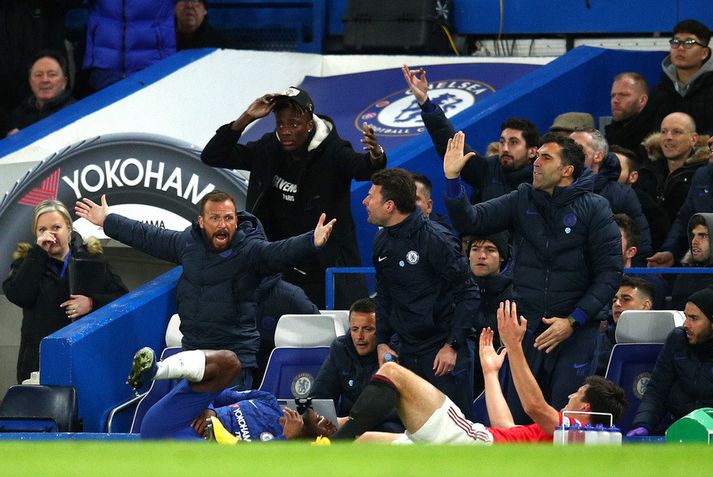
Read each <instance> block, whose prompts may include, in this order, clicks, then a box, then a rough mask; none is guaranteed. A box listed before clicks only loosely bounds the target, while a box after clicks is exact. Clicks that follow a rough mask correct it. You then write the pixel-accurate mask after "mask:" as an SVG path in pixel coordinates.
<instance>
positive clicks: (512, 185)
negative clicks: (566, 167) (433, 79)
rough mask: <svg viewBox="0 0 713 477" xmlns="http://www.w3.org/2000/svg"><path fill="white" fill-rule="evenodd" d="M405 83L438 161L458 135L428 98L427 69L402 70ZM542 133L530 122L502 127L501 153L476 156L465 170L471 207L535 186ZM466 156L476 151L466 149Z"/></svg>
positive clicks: (513, 122) (512, 121)
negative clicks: (535, 163) (521, 187)
mask: <svg viewBox="0 0 713 477" xmlns="http://www.w3.org/2000/svg"><path fill="white" fill-rule="evenodd" d="M402 70H403V74H404V79H405V80H406V84H408V86H409V88H410V89H411V92H412V93H413V95H414V97H415V98H416V101H417V102H418V105H419V106H420V107H421V118H422V119H423V124H424V125H425V126H426V130H427V131H428V134H429V135H430V136H431V140H432V141H433V145H434V146H435V148H436V152H437V153H438V156H439V157H441V158H442V157H443V155H444V154H445V152H446V146H447V145H448V140H449V139H450V138H452V137H453V135H454V134H455V132H456V131H455V129H453V125H452V124H451V122H450V121H449V120H448V118H447V117H446V115H445V114H444V112H443V110H442V109H441V108H440V106H439V105H437V104H433V103H432V102H431V100H430V98H429V97H428V80H427V79H426V71H425V70H424V69H418V70H411V69H409V67H408V65H404V66H403V68H402ZM539 136H540V133H539V132H538V131H537V128H536V127H535V125H534V124H532V123H531V122H530V121H528V120H527V119H521V118H510V119H508V120H507V121H505V122H504V123H502V124H501V125H500V153H499V155H497V156H491V157H483V156H481V155H479V154H477V153H476V154H474V155H473V157H472V158H471V159H470V160H469V161H468V163H467V164H466V165H465V167H464V168H463V172H462V174H461V177H462V178H463V182H465V183H466V184H468V185H470V186H471V187H472V188H473V195H472V196H471V203H473V204H477V203H479V202H485V201H486V200H489V199H492V198H494V197H499V196H501V195H504V194H507V193H508V192H510V191H513V190H515V189H517V186H519V185H520V184H522V183H531V182H532V161H533V160H534V159H535V157H536V155H537V147H538V146H539ZM466 152H473V149H472V148H471V147H470V146H468V145H466Z"/></svg>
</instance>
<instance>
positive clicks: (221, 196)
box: [200, 189, 238, 215]
mask: <svg viewBox="0 0 713 477" xmlns="http://www.w3.org/2000/svg"><path fill="white" fill-rule="evenodd" d="M226 200H229V201H230V202H232V203H233V206H234V207H235V210H236V211H237V209H238V207H237V205H236V204H235V199H234V198H233V196H232V195H230V194H228V193H227V192H223V191H222V190H217V189H214V190H212V191H210V192H208V193H207V194H206V195H204V196H203V197H202V198H201V202H200V215H203V212H204V211H205V205H206V204H207V203H208V202H225V201H226Z"/></svg>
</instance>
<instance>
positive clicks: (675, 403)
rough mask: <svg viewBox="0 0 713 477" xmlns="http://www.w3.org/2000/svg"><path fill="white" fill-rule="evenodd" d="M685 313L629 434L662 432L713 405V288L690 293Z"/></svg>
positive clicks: (660, 358) (661, 356)
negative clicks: (680, 420)
mask: <svg viewBox="0 0 713 477" xmlns="http://www.w3.org/2000/svg"><path fill="white" fill-rule="evenodd" d="M684 313H685V314H686V319H685V321H684V322H683V326H679V327H677V328H674V329H673V331H671V333H669V335H668V338H666V343H665V344H664V346H663V349H662V350H661V352H660V353H659V356H658V358H657V359H656V366H655V367H654V370H653V372H652V373H651V380H650V381H649V383H648V384H647V385H646V391H644V397H643V399H642V401H641V405H639V409H638V411H637V413H636V417H635V418H634V424H633V426H634V429H632V430H631V431H629V433H628V434H627V435H628V436H648V435H649V434H658V433H661V432H662V431H664V430H665V429H666V428H667V427H668V425H669V424H670V423H671V422H672V421H673V420H676V419H679V418H681V417H683V416H685V415H686V414H688V413H689V412H691V411H694V410H696V409H699V408H702V407H711V406H713V323H712V322H711V319H713V289H710V288H705V289H703V290H700V291H697V292H696V293H694V294H692V295H691V296H689V297H688V301H687V303H686V309H685V310H684ZM671 418H673V419H671Z"/></svg>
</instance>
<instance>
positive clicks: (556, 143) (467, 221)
mask: <svg viewBox="0 0 713 477" xmlns="http://www.w3.org/2000/svg"><path fill="white" fill-rule="evenodd" d="M464 143H465V135H464V134H463V133H462V132H458V133H456V135H455V136H454V137H453V138H452V139H451V140H450V141H449V143H448V148H447V150H446V154H445V157H444V162H443V169H444V172H445V175H446V179H447V183H446V206H447V208H448V213H449V215H450V217H451V221H452V222H453V225H454V227H455V228H456V229H457V230H458V231H459V232H461V233H467V234H473V233H479V234H492V233H494V232H497V231H500V230H505V229H508V230H509V231H510V234H511V236H512V247H513V249H512V270H513V295H514V297H515V299H517V300H518V303H519V304H521V311H522V314H523V315H524V316H525V318H527V321H528V327H527V328H528V329H527V333H525V337H524V338H523V349H524V350H525V354H526V357H527V360H528V363H529V365H530V368H531V369H532V372H533V374H534V375H535V377H536V378H537V381H538V382H539V383H540V386H541V387H542V391H543V393H544V395H545V398H546V400H547V402H549V403H550V404H551V405H552V406H554V407H555V408H561V407H563V406H564V405H565V404H566V402H567V396H568V395H569V394H571V393H572V392H575V391H576V390H577V389H578V387H579V386H581V385H582V383H583V382H584V378H585V377H586V376H588V375H590V374H592V373H593V372H594V371H595V369H596V364H597V356H596V354H597V347H598V346H597V345H598V339H599V322H598V321H597V319H596V317H597V314H598V312H599V310H601V309H602V308H603V307H604V306H605V305H607V304H609V303H611V300H612V297H613V296H614V293H615V292H616V290H617V286H618V284H619V282H620V281H621V274H622V257H621V238H620V234H619V230H618V228H617V226H616V224H615V223H614V220H613V217H612V212H611V209H610V207H609V203H608V202H607V200H606V199H604V198H603V197H601V196H599V195H597V194H594V193H593V192H592V186H593V182H594V180H593V174H592V172H591V170H590V169H589V168H585V167H584V153H583V151H582V148H581V146H579V145H578V144H576V143H575V142H574V141H572V140H571V139H569V138H559V137H556V136H554V135H552V134H547V135H545V136H544V137H543V139H542V146H541V147H540V148H539V149H538V157H537V159H536V160H535V162H534V164H533V167H534V170H533V180H532V184H521V185H520V186H519V187H518V188H517V189H516V190H514V191H512V192H510V193H509V194H507V195H504V196H501V197H498V198H495V199H492V200H489V201H487V202H483V203H481V204H477V205H475V206H472V205H470V204H469V203H468V199H467V197H466V196H465V192H464V190H463V187H462V185H461V182H460V178H459V174H460V171H461V169H463V167H464V165H465V164H466V162H467V161H468V159H469V158H470V157H471V156H472V153H471V154H466V155H464V154H463V145H464ZM507 398H508V404H509V405H510V406H511V409H512V410H513V416H514V417H515V420H516V422H525V420H526V419H528V418H527V416H526V414H525V413H524V412H523V411H522V408H521V406H520V404H519V399H518V398H517V395H516V394H515V392H514V386H509V389H508V393H507Z"/></svg>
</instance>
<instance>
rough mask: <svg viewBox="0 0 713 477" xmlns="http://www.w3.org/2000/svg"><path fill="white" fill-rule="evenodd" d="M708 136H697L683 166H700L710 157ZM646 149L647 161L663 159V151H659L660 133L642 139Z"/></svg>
mask: <svg viewBox="0 0 713 477" xmlns="http://www.w3.org/2000/svg"><path fill="white" fill-rule="evenodd" d="M709 137H710V136H708V135H706V134H701V135H699V136H698V141H696V145H695V147H694V148H693V154H691V155H690V156H689V157H688V159H686V162H685V164H700V163H705V162H707V161H708V158H709V156H710V149H708V138H709ZM642 144H643V145H644V147H645V148H646V154H647V155H648V156H649V160H650V161H652V162H654V161H658V160H659V159H661V158H663V157H664V155H663V150H662V149H661V133H658V132H657V133H653V134H650V135H649V136H647V137H646V139H644V141H643V142H642Z"/></svg>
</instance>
